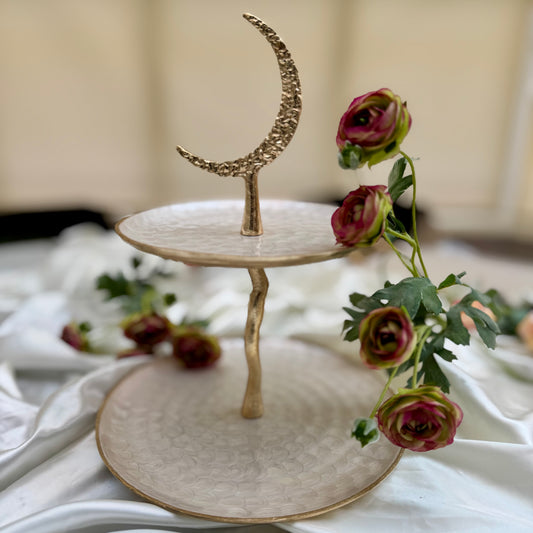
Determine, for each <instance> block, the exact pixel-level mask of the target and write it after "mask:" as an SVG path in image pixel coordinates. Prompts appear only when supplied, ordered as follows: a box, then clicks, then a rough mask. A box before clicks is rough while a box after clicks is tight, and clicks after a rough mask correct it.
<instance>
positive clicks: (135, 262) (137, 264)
mask: <svg viewBox="0 0 533 533" xmlns="http://www.w3.org/2000/svg"><path fill="white" fill-rule="evenodd" d="M142 262H143V260H142V257H137V256H135V257H133V258H132V260H131V266H132V267H133V269H134V270H137V269H138V268H139V267H140V266H141V263H142Z"/></svg>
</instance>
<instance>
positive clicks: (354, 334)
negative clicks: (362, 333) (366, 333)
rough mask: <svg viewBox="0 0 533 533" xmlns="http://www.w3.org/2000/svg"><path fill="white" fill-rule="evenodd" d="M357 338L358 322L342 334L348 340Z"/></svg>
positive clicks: (351, 340)
mask: <svg viewBox="0 0 533 533" xmlns="http://www.w3.org/2000/svg"><path fill="white" fill-rule="evenodd" d="M358 338H359V324H357V327H355V326H354V327H353V328H351V329H349V330H348V331H347V332H346V333H345V334H344V340H345V341H348V342H353V341H356V340H357V339H358Z"/></svg>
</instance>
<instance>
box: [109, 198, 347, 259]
mask: <svg viewBox="0 0 533 533" xmlns="http://www.w3.org/2000/svg"><path fill="white" fill-rule="evenodd" d="M243 209H244V202H242V201H239V200H222V201H218V200H217V201H208V202H191V203H184V204H175V205H169V206H164V207H158V208H155V209H150V210H148V211H143V212H142V213H137V214H135V215H131V216H128V217H125V218H123V219H122V220H120V221H119V222H118V223H117V225H116V228H115V229H116V231H117V233H118V234H119V235H120V237H122V239H124V240H125V241H126V242H128V243H130V244H131V245H132V246H134V247H135V248H138V249H139V250H142V251H143V252H148V253H151V254H155V255H158V256H160V257H164V258H165V259H173V260H175V261H183V262H185V263H189V264H194V265H202V266H222V267H245V268H266V267H276V266H287V265H301V264H306V263H314V262H317V261H326V260H328V259H333V258H335V257H341V256H343V255H346V254H347V253H349V252H351V251H353V248H346V247H343V246H341V245H339V244H336V242H335V236H334V235H333V230H332V229H331V215H332V214H333V212H334V211H335V207H334V206H330V205H325V204H315V203H307V202H293V201H286V200H262V201H261V218H262V220H263V228H264V233H263V235H261V236H258V237H244V236H242V235H241V234H240V228H241V221H242V213H243Z"/></svg>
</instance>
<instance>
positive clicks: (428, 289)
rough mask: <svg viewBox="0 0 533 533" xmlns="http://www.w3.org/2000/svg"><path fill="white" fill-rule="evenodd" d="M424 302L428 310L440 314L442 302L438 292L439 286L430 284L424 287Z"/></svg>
mask: <svg viewBox="0 0 533 533" xmlns="http://www.w3.org/2000/svg"><path fill="white" fill-rule="evenodd" d="M423 279H424V278H423ZM422 304H423V306H424V307H425V308H426V310H427V311H429V312H430V313H433V314H434V315H438V314H440V313H441V312H442V302H441V301H440V298H439V296H438V294H437V288H436V287H435V285H433V284H428V285H426V286H425V287H423V288H422Z"/></svg>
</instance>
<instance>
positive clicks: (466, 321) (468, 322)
mask: <svg viewBox="0 0 533 533" xmlns="http://www.w3.org/2000/svg"><path fill="white" fill-rule="evenodd" d="M472 307H475V308H476V309H479V310H480V311H483V312H484V313H485V314H486V315H488V316H490V318H492V320H494V321H495V322H496V316H495V315H494V313H493V312H492V311H491V310H490V309H489V308H488V307H485V306H484V305H483V304H482V303H480V302H478V301H477V300H476V301H475V302H472ZM461 322H462V323H463V326H464V327H465V328H466V329H468V330H470V331H472V330H474V329H476V325H475V324H474V321H473V320H472V318H470V317H469V316H468V315H467V314H466V313H461Z"/></svg>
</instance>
